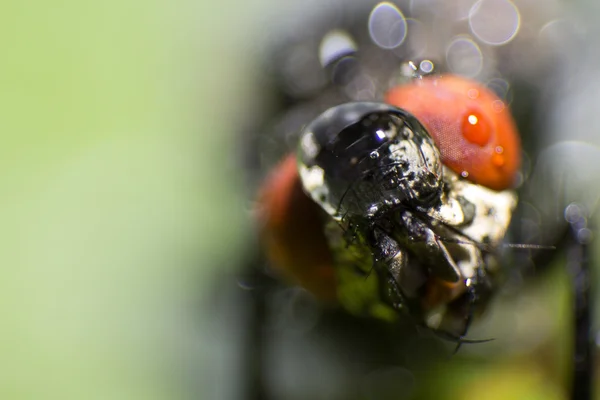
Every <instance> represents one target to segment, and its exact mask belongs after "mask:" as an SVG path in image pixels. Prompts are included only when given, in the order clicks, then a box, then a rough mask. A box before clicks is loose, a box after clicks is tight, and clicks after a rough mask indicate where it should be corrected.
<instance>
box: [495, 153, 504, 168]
mask: <svg viewBox="0 0 600 400" xmlns="http://www.w3.org/2000/svg"><path fill="white" fill-rule="evenodd" d="M505 162H506V160H505V158H504V156H503V155H502V154H498V153H496V154H494V155H493V156H492V164H494V165H495V166H496V167H502V166H503V165H504V163H505Z"/></svg>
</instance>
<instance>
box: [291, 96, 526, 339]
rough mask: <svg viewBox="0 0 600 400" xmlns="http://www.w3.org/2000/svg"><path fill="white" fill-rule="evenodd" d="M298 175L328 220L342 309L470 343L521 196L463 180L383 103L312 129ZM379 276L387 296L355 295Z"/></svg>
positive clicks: (334, 112)
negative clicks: (396, 316) (395, 316)
mask: <svg viewBox="0 0 600 400" xmlns="http://www.w3.org/2000/svg"><path fill="white" fill-rule="evenodd" d="M298 170H299V174H300V177H301V180H302V184H303V186H304V189H305V191H306V192H307V194H309V195H310V196H311V197H312V199H313V200H314V201H315V202H316V203H317V204H318V205H319V206H320V207H321V208H322V209H323V210H325V212H326V213H327V214H328V215H329V217H330V221H329V223H328V224H327V225H328V227H327V229H326V230H327V235H328V239H329V242H330V246H331V248H332V252H333V254H334V256H337V263H336V264H337V265H336V268H337V269H338V276H339V279H338V288H339V289H338V290H339V292H340V293H341V294H342V295H341V296H340V298H341V302H342V304H343V305H345V306H346V308H348V309H350V310H351V311H352V312H354V313H358V314H367V315H368V314H375V315H380V314H381V313H382V310H383V309H386V308H390V309H393V310H396V311H397V310H402V311H405V312H406V313H407V314H408V315H410V316H411V317H414V318H416V320H417V321H418V322H419V323H422V324H424V325H426V326H427V327H429V328H431V329H434V330H436V331H439V332H441V333H443V334H444V335H445V336H447V337H449V338H454V339H456V340H459V341H460V340H462V338H463V337H464V336H465V334H466V332H467V329H468V327H469V324H470V322H471V319H472V316H473V315H475V314H476V313H477V312H479V311H481V310H482V309H483V305H485V300H487V298H488V297H489V294H490V292H491V288H492V287H493V286H494V278H493V276H494V275H495V273H496V268H497V267H496V264H497V260H496V252H495V250H496V246H497V245H498V244H499V242H500V241H501V240H502V238H503V236H504V233H505V231H506V229H507V226H508V223H509V221H510V216H511V213H512V210H513V208H514V207H515V205H516V196H515V195H514V193H513V192H512V191H510V190H508V191H502V192H495V191H492V190H489V189H487V188H484V187H481V186H480V185H476V184H474V183H471V182H468V181H466V180H465V179H463V178H461V177H458V176H457V175H456V174H455V173H454V172H452V171H451V170H449V169H448V168H446V167H445V166H444V165H443V164H442V162H441V160H440V153H439V150H438V148H437V147H436V145H435V144H434V142H433V139H432V138H431V136H430V135H429V134H428V132H427V130H426V129H425V128H424V127H423V125H422V124H421V123H420V122H419V121H418V120H417V119H416V118H415V117H414V116H412V115H411V114H409V113H407V112H406V111H403V110H401V109H398V108H395V107H393V106H390V105H387V104H380V103H369V102H357V103H346V104H343V105H340V106H337V107H334V108H331V109H329V110H327V111H326V112H324V113H323V114H322V115H321V116H319V117H317V118H316V119H315V120H314V121H312V122H311V123H310V124H308V125H307V126H306V127H305V128H304V130H303V132H302V135H301V138H300V144H299V152H298ZM484 210H485V212H484ZM490 216H492V217H490ZM349 249H351V251H349ZM341 254H345V255H344V256H342V255H341ZM347 254H354V255H355V256H354V257H348V256H347ZM356 255H358V256H356ZM343 270H346V271H343ZM349 271H353V272H349ZM371 272H375V274H374V275H375V276H376V277H377V283H376V284H375V285H374V287H373V290H375V291H378V292H379V293H380V295H379V296H376V295H373V293H372V292H366V293H365V292H361V291H355V293H353V288H356V286H357V285H359V284H360V281H361V280H362V281H364V276H370V274H371ZM360 293H362V294H360ZM361 296H362V298H361ZM389 314H390V315H391V314H392V313H389Z"/></svg>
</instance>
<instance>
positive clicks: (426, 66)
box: [419, 60, 434, 74]
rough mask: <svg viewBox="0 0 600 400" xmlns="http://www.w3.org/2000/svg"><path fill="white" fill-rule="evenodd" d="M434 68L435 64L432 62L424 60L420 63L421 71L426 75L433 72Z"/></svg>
mask: <svg viewBox="0 0 600 400" xmlns="http://www.w3.org/2000/svg"><path fill="white" fill-rule="evenodd" d="M433 68H434V67H433V62H431V61H430V60H423V61H421V62H420V63H419V69H420V70H421V71H422V72H423V73H425V74H429V73H431V72H433Z"/></svg>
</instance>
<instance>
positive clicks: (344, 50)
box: [319, 30, 357, 67]
mask: <svg viewBox="0 0 600 400" xmlns="http://www.w3.org/2000/svg"><path fill="white" fill-rule="evenodd" d="M356 49H357V45H356V42H354V39H353V38H352V36H350V35H349V34H348V33H347V32H345V31H342V30H333V31H331V32H329V33H327V34H326V35H325V36H323V39H321V43H320V45H319V62H320V63H321V66H323V67H325V66H327V65H329V64H331V63H332V62H334V61H335V60H338V59H339V58H341V57H343V56H346V55H348V54H352V53H354V52H356Z"/></svg>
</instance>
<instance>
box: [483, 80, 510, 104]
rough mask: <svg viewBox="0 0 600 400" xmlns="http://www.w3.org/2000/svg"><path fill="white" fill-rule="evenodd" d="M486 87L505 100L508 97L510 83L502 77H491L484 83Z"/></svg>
mask: <svg viewBox="0 0 600 400" xmlns="http://www.w3.org/2000/svg"><path fill="white" fill-rule="evenodd" d="M485 86H486V87H488V88H489V89H491V90H492V91H493V92H494V93H496V95H497V96H498V97H500V98H501V99H503V100H506V99H507V97H508V90H509V89H510V84H509V83H508V81H507V80H506V79H502V78H492V79H490V80H489V81H487V83H486V84H485Z"/></svg>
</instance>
